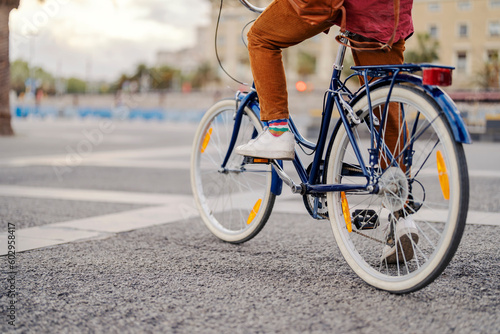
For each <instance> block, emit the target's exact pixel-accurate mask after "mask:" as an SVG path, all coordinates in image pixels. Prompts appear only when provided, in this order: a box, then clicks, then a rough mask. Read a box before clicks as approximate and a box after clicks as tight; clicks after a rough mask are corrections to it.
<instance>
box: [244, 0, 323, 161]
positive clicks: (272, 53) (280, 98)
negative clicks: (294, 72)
mask: <svg viewBox="0 0 500 334" xmlns="http://www.w3.org/2000/svg"><path fill="white" fill-rule="evenodd" d="M330 26H331V24H330V23H323V24H319V25H310V24H309V23H307V22H305V21H303V19H302V18H301V17H300V16H299V15H298V14H297V13H296V12H295V10H294V9H293V8H292V6H291V5H290V3H289V2H288V0H274V1H273V3H271V4H270V5H269V6H268V7H267V9H266V10H265V11H264V12H263V13H262V14H261V15H260V16H259V18H258V19H257V21H255V23H254V25H253V26H252V28H251V29H250V31H249V33H248V52H249V55H250V66H251V68H252V73H253V77H254V82H255V88H256V90H257V94H258V95H259V102H260V108H261V112H260V118H261V120H262V121H266V122H267V123H268V125H269V127H268V129H266V130H265V131H264V132H262V133H261V134H259V136H258V137H257V139H256V140H253V141H251V142H249V143H248V144H245V145H241V146H238V147H237V148H236V153H238V154H241V155H246V156H252V157H259V158H268V159H293V158H294V156H295V151H294V145H295V140H294V136H293V134H292V133H291V132H289V131H288V94H287V89H286V78H285V70H284V68H283V61H282V55H281V50H282V49H284V48H287V47H289V46H292V45H296V44H298V43H300V42H302V41H304V40H306V39H308V38H310V37H313V36H315V35H317V34H319V33H321V32H323V31H325V30H326V29H328V28H329V27H330Z"/></svg>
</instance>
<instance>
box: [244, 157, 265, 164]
mask: <svg viewBox="0 0 500 334" xmlns="http://www.w3.org/2000/svg"><path fill="white" fill-rule="evenodd" d="M243 163H244V164H270V163H271V159H266V158H254V157H248V156H245V157H244V158H243Z"/></svg>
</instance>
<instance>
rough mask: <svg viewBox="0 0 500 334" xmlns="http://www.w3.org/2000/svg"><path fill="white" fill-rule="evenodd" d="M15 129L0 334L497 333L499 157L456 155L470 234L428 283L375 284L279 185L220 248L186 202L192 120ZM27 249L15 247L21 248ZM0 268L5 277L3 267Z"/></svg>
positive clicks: (1, 239) (31, 123)
mask: <svg viewBox="0 0 500 334" xmlns="http://www.w3.org/2000/svg"><path fill="white" fill-rule="evenodd" d="M103 122H105V121H86V122H73V121H62V122H61V121H54V120H47V121H40V120H16V121H15V124H14V125H15V128H16V133H17V136H16V137H13V138H0V152H1V153H2V154H1V155H0V219H1V221H2V226H4V228H3V230H1V231H0V251H2V252H3V253H2V254H5V252H6V249H7V248H6V247H7V241H8V240H9V239H8V236H9V231H8V229H7V227H8V223H11V224H13V225H14V226H15V236H16V241H17V242H18V243H17V248H16V250H17V251H18V252H21V253H18V254H17V258H16V265H17V266H18V271H17V273H16V275H15V276H14V278H15V288H16V291H17V293H18V295H17V299H16V300H17V304H16V309H15V312H16V313H15V315H16V326H15V327H12V326H10V325H9V324H8V321H7V320H8V315H9V309H8V306H9V300H10V299H9V298H10V297H9V295H8V293H6V291H0V310H1V314H0V332H8V331H12V330H14V332H20V333H21V332H37V333H45V332H47V333H48V332H51V333H52V332H84V333H87V332H89V333H90V332H111V333H114V332H116V333H118V332H120V333H121V332H182V333H192V332H204V333H205V332H206V333H210V332H213V333H234V332H245V333H248V332H252V333H253V332H286V333H293V332H328V333H332V332H339V333H349V332H351V333H359V332H361V333H364V332H366V333H372V332H381V331H383V332H390V331H398V332H408V333H429V332H440V333H451V332H453V333H470V332H478V333H480V332H484V333H490V332H494V331H496V330H497V329H498V328H499V326H500V322H499V320H498V305H499V303H498V302H499V300H500V291H499V285H498V279H497V277H498V275H499V274H500V273H499V267H498V263H499V260H500V246H499V245H498V240H497V239H498V233H499V228H500V226H499V225H500V192H499V191H498V189H499V187H500V172H499V171H498V169H497V168H496V166H498V165H499V164H500V150H498V146H496V145H495V144H490V143H476V144H474V145H473V146H469V147H466V153H467V156H468V163H469V169H470V176H471V203H470V214H469V217H468V226H467V227H466V232H465V235H464V238H463V242H462V244H461V246H460V248H459V251H458V252H457V255H456V256H455V258H454V259H453V261H452V262H451V264H450V266H449V267H448V268H447V269H446V270H445V272H444V274H443V275H442V276H441V277H440V278H438V279H437V280H436V282H434V283H433V284H431V285H430V286H429V287H427V288H425V289H423V290H422V291H419V292H417V293H414V294H410V295H406V296H393V295H390V294H388V293H385V292H382V291H378V290H375V289H373V288H371V287H370V286H368V285H366V284H365V283H364V282H362V281H361V280H360V279H359V278H357V277H356V276H355V275H354V274H353V272H352V271H351V270H350V268H349V267H348V266H347V264H346V263H345V261H344V260H343V258H342V256H341V255H340V253H339V251H338V250H337V248H336V246H334V240H333V235H332V233H331V229H330V227H329V225H328V223H327V222H326V223H325V222H319V221H314V220H312V219H311V218H310V217H309V216H308V215H307V214H306V211H305V209H304V208H303V204H302V199H301V198H300V197H298V196H297V195H292V194H290V193H289V192H288V191H287V190H286V189H285V190H284V193H283V195H282V196H280V197H279V198H278V199H277V203H276V207H275V210H274V211H273V215H272V217H271V219H270V221H269V223H268V226H266V227H265V228H264V230H263V231H262V233H261V234H259V236H257V237H256V238H255V239H253V240H252V241H250V242H248V243H245V244H243V245H240V246H234V245H228V244H225V243H222V242H220V241H218V240H217V239H216V238H215V237H213V236H212V235H211V234H210V233H209V232H208V231H207V229H206V228H205V227H204V226H203V224H202V222H201V221H200V219H199V217H198V212H197V210H196V209H195V207H194V203H193V199H192V196H191V188H190V179H189V157H190V150H191V140H192V136H193V133H194V130H195V125H193V124H187V123H186V124H183V123H156V122H149V123H148V122H114V123H113V122H111V123H103ZM23 251H24V252H23ZM3 258H4V259H5V261H4V262H3V263H4V264H3V267H2V268H0V272H2V275H4V276H5V278H2V280H3V281H4V282H5V281H6V280H7V279H9V278H11V277H12V275H10V274H9V272H10V271H9V270H8V262H7V257H5V256H4V257H3Z"/></svg>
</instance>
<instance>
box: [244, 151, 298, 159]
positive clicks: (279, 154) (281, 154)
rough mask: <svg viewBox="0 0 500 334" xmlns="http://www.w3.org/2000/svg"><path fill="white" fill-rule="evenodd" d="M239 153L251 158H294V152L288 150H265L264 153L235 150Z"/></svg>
mask: <svg viewBox="0 0 500 334" xmlns="http://www.w3.org/2000/svg"><path fill="white" fill-rule="evenodd" d="M236 153H237V154H239V155H244V156H247V157H252V158H263V159H275V160H293V159H295V152H292V153H291V154H290V153H289V152H266V154H260V155H257V154H253V153H251V152H245V151H244V150H236Z"/></svg>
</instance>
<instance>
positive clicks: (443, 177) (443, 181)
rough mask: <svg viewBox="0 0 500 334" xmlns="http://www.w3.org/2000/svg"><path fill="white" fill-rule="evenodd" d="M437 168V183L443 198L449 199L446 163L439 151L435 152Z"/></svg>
mask: <svg viewBox="0 0 500 334" xmlns="http://www.w3.org/2000/svg"><path fill="white" fill-rule="evenodd" d="M436 159H437V169H438V174H439V184H440V185H441V191H442V192H443V197H444V199H445V200H449V199H450V180H449V179H448V171H447V169H446V163H445V162H444V158H443V154H442V153H441V151H437V152H436Z"/></svg>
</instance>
